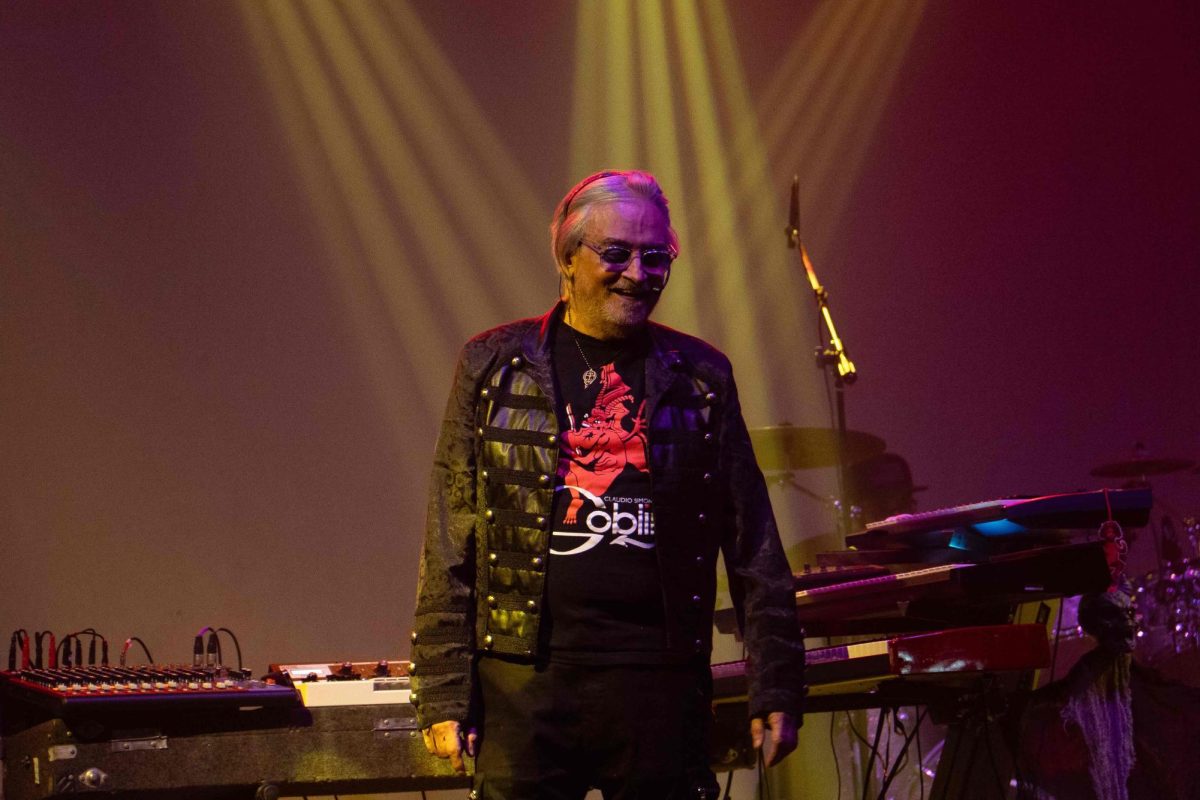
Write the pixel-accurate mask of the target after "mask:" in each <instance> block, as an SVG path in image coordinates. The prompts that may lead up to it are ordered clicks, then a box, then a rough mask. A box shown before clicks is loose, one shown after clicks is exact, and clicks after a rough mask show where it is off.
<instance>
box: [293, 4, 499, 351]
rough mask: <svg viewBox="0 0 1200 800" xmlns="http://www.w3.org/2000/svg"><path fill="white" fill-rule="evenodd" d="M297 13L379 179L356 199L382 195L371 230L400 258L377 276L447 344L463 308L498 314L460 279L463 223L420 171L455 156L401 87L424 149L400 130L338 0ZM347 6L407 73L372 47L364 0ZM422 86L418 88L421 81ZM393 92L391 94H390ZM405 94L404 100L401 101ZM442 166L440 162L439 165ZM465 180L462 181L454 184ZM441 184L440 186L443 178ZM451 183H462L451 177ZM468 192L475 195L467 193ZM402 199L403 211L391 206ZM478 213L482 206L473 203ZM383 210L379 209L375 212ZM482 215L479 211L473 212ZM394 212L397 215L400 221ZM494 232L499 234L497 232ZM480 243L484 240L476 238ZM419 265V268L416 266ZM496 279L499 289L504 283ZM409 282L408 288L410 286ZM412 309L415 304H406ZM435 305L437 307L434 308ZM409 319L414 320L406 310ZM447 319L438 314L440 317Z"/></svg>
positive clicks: (486, 291)
mask: <svg viewBox="0 0 1200 800" xmlns="http://www.w3.org/2000/svg"><path fill="white" fill-rule="evenodd" d="M294 7H295V8H297V9H299V10H300V11H301V13H302V14H306V15H307V18H308V23H309V27H310V28H311V29H312V30H313V31H315V32H316V36H317V38H318V39H319V40H320V41H321V43H322V45H323V48H322V49H323V51H324V52H325V53H326V54H327V56H328V59H329V65H330V67H331V69H330V73H331V75H332V76H333V79H334V80H335V81H336V83H337V86H338V88H339V89H340V94H341V95H342V96H344V97H345V98H346V99H347V101H348V103H347V105H348V107H347V109H346V111H345V112H344V113H343V116H344V117H345V118H346V120H347V122H348V123H350V126H351V127H352V129H353V130H355V131H357V132H358V133H359V139H360V140H361V142H362V148H361V149H362V154H363V155H364V156H368V157H369V159H370V162H369V165H368V167H367V168H368V169H371V168H372V167H373V168H374V169H373V170H372V171H373V172H374V174H375V176H376V177H377V178H379V179H381V180H379V181H378V183H379V184H381V185H379V186H378V188H377V189H376V191H375V192H369V193H368V198H364V199H363V200H360V202H368V201H369V200H370V199H373V198H374V196H375V195H376V193H378V194H379V195H382V197H381V200H382V201H383V202H384V203H386V205H387V206H388V207H389V208H388V209H376V208H375V207H374V204H373V203H372V204H371V205H370V206H368V210H369V213H370V214H371V217H370V218H371V219H374V220H377V221H378V222H379V223H380V229H379V230H378V231H375V232H373V234H372V235H373V236H375V237H379V238H380V245H381V247H383V248H385V249H386V250H387V251H388V252H389V253H390V254H391V256H392V258H394V259H395V261H396V262H398V263H397V265H396V266H395V267H393V268H391V269H386V271H385V272H383V273H382V274H380V275H379V276H378V280H379V282H380V283H382V284H388V285H390V286H391V287H394V290H399V291H400V292H402V293H403V295H404V300H407V299H408V298H410V297H411V298H412V301H413V303H415V304H417V305H420V306H421V311H422V312H423V313H424V314H425V319H424V320H423V324H428V325H431V326H434V327H432V328H431V329H430V331H431V332H432V331H434V330H436V331H438V332H439V333H441V334H443V335H445V334H449V337H450V338H449V339H444V340H443V341H442V342H441V344H442V345H443V348H444V349H452V348H453V347H455V346H456V345H457V344H458V340H459V339H461V337H460V336H459V335H458V334H457V330H456V329H462V328H464V327H466V325H469V320H468V319H464V317H465V315H468V314H472V313H478V312H479V311H481V310H482V311H483V312H484V313H486V314H488V315H489V316H496V315H497V314H498V309H496V308H495V304H494V299H495V297H496V294H495V291H494V290H493V289H492V288H491V287H487V286H485V285H484V283H483V282H482V281H464V280H461V279H460V275H459V273H458V271H457V270H456V269H455V267H456V266H457V265H460V264H468V263H471V261H472V259H471V258H470V256H469V254H468V252H467V250H466V249H465V248H464V247H463V246H462V245H461V244H460V243H459V239H460V236H461V235H462V233H461V230H462V229H461V228H459V227H458V226H456V225H455V224H454V223H453V221H452V220H451V218H450V214H449V213H448V212H447V210H446V209H445V208H444V207H443V205H442V200H441V197H440V195H439V194H438V193H437V192H436V191H435V190H434V187H433V185H432V184H431V181H430V179H429V178H428V177H426V174H425V163H426V162H427V161H430V160H433V161H444V160H445V156H447V155H453V153H452V152H447V151H448V150H449V148H439V147H437V146H436V133H435V131H436V129H437V120H434V119H430V118H429V116H428V115H423V114H412V113H410V112H411V108H412V106H414V105H417V107H418V108H420V106H419V105H418V104H415V103H412V102H411V101H412V100H413V98H412V97H411V95H409V94H405V95H403V96H402V98H400V108H401V109H402V110H403V111H404V112H405V114H406V118H405V120H403V122H413V123H414V124H413V125H412V129H413V130H415V131H417V133H416V135H414V136H412V137H411V139H413V140H415V144H416V145H417V146H421V147H422V154H423V155H424V157H422V155H418V153H417V152H416V150H415V148H414V147H413V146H411V145H410V144H409V142H410V136H407V135H405V131H404V130H403V129H402V127H401V126H402V120H401V119H399V118H398V117H397V115H396V114H395V113H393V111H392V107H391V106H390V105H389V104H388V102H387V101H388V99H390V98H389V97H387V96H385V94H384V92H383V91H382V89H381V87H380V86H379V84H378V83H377V82H376V81H375V80H374V78H373V75H372V71H371V69H370V66H369V64H368V63H367V61H366V59H365V58H364V56H363V51H362V50H361V49H360V47H359V44H358V42H356V41H355V40H354V38H353V37H352V36H351V35H350V32H349V30H348V28H347V27H346V25H345V23H344V21H343V20H342V17H341V14H339V13H338V6H334V5H331V4H328V3H325V2H315V1H314V0H306V2H303V3H300V4H296V5H295V6H294ZM345 8H346V9H347V10H348V11H350V12H351V13H357V14H361V15H365V16H364V17H363V18H360V19H359V20H358V21H359V22H360V32H362V33H363V34H364V35H365V36H366V40H367V42H368V47H367V50H366V52H367V54H368V55H370V56H372V57H373V58H375V59H376V63H378V64H380V65H381V66H382V67H383V69H382V72H383V74H385V75H389V76H392V77H393V78H395V77H397V76H407V75H410V74H411V72H410V71H406V70H405V69H404V67H405V66H406V65H403V64H393V63H390V62H389V61H387V60H385V59H386V57H387V56H388V55H389V54H391V53H394V52H396V49H394V48H386V49H382V50H379V49H373V48H372V47H371V44H370V43H371V42H372V41H373V39H374V37H371V36H370V31H379V30H380V26H379V25H378V24H377V22H376V21H375V20H373V19H371V18H370V8H369V7H368V6H366V5H363V4H357V3H351V4H348V5H346V6H345ZM395 83H396V81H391V82H389V85H388V88H389V89H391V88H393V86H394V84H395ZM399 83H401V84H403V85H404V86H407V87H411V86H412V82H411V81H399ZM418 88H419V87H418ZM394 96H395V95H394V94H393V95H392V97H394ZM405 101H408V102H405ZM438 166H443V167H444V165H443V164H438ZM447 172H448V170H446V169H444V168H443V169H441V170H439V173H440V174H439V175H438V177H439V178H442V179H443V180H450V181H453V179H454V178H469V176H466V175H463V173H464V172H465V170H464V169H463V168H462V167H461V166H460V167H459V168H457V169H455V170H454V171H453V172H454V173H455V174H450V175H447V174H446V173H447ZM463 183H465V181H464V180H459V181H458V184H463ZM443 185H445V184H444V183H443ZM450 188H451V189H452V190H457V189H460V188H464V189H465V188H467V187H466V186H458V185H454V184H453V183H452V184H451V186H450ZM468 197H477V196H476V195H473V194H468ZM396 206H400V208H401V212H402V213H400V214H397V213H396V212H394V211H392V210H390V209H391V208H395V207H396ZM475 210H476V211H477V212H480V211H484V210H486V209H479V208H476V209H475ZM381 211H382V212H383V213H382V214H381V213H380V212H381ZM477 216H479V215H477ZM397 217H399V220H397ZM398 221H402V222H404V223H406V227H407V229H408V230H407V231H406V233H407V236H405V237H404V238H403V240H401V239H400V238H399V236H398V235H397V233H396V231H397V227H398V226H397V222H398ZM462 227H463V228H466V231H467V232H470V231H473V230H474V231H478V229H479V226H462ZM496 235H497V236H499V235H500V234H499V233H497V234H496ZM405 241H415V242H416V243H417V252H416V253H412V254H411V255H410V254H409V252H408V249H409V248H407V247H405V245H404V242H405ZM479 244H480V245H481V246H482V245H484V241H483V240H482V239H481V240H480V241H479ZM413 256H419V258H413ZM418 270H419V271H418ZM508 285H509V284H507V283H500V284H499V286H498V287H496V288H499V289H503V288H504V287H506V286H508ZM410 287H411V288H410ZM405 310H406V312H407V313H410V314H411V313H413V309H412V308H406V309H405ZM439 311H440V312H441V313H440V314H439ZM441 314H446V315H449V318H451V319H453V318H458V320H459V324H457V325H456V326H453V327H450V326H446V325H445V324H444V322H443V324H436V323H435V320H437V319H438V317H440V316H441ZM409 319H411V320H412V321H414V322H416V321H417V319H416V318H413V317H410V318H409ZM444 319H445V318H443V320H444Z"/></svg>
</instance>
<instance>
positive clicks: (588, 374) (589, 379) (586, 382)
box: [571, 331, 596, 389]
mask: <svg viewBox="0 0 1200 800" xmlns="http://www.w3.org/2000/svg"><path fill="white" fill-rule="evenodd" d="M571 339H572V340H574V342H575V349H576V350H578V351H579V357H580V358H582V359H583V363H584V364H587V370H586V371H584V373H583V388H585V389H586V388H588V387H589V386H591V385H592V384H593V383H594V382H595V381H596V370H594V369H592V362H590V361H588V357H587V356H586V355H584V353H583V345H581V344H580V343H579V337H578V336H576V335H575V331H571Z"/></svg>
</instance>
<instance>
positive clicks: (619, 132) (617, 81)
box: [591, 0, 640, 168]
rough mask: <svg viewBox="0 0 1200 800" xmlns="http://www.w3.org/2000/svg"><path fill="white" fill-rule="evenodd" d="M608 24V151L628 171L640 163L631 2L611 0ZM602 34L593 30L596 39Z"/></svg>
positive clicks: (609, 160)
mask: <svg viewBox="0 0 1200 800" xmlns="http://www.w3.org/2000/svg"><path fill="white" fill-rule="evenodd" d="M605 9H606V10H607V11H608V14H607V15H606V19H605V21H604V29H603V34H604V39H605V40H606V42H605V46H604V73H605V79H606V80H605V84H604V88H605V93H604V101H605V102H604V111H605V119H606V121H607V122H608V126H607V129H606V130H605V136H604V150H605V153H606V159H607V163H608V164H609V165H610V166H618V167H621V168H628V167H633V166H636V165H637V163H638V161H639V160H640V158H639V156H640V154H639V152H638V135H637V133H638V119H637V110H638V107H637V95H636V94H635V91H634V81H633V75H634V70H635V69H636V64H635V63H634V52H635V51H634V49H633V47H632V43H633V25H632V23H631V21H630V14H629V0H609V2H608V3H607V4H606V5H605ZM598 33H600V32H599V31H592V32H591V36H592V37H593V38H595V37H596V36H597V34H598Z"/></svg>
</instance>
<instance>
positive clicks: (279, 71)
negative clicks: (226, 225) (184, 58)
mask: <svg viewBox="0 0 1200 800" xmlns="http://www.w3.org/2000/svg"><path fill="white" fill-rule="evenodd" d="M237 8H238V10H239V11H240V12H241V15H242V20H243V23H244V25H245V27H246V30H247V32H248V34H249V36H250V40H251V41H252V42H253V44H254V45H255V46H254V52H255V54H256V55H257V57H258V60H259V65H260V68H261V69H262V73H263V76H264V78H265V80H266V83H267V86H268V88H269V90H270V92H271V94H272V96H273V98H274V100H275V102H276V105H277V107H278V112H279V114H280V117H281V120H282V126H281V129H282V131H283V133H284V137H285V142H286V146H287V148H288V150H289V152H290V154H291V157H292V161H293V163H294V165H295V167H296V172H297V175H298V176H299V179H300V186H301V189H302V190H303V193H304V196H305V198H306V199H307V200H308V202H309V204H310V206H311V208H312V215H313V219H314V220H315V221H316V224H317V227H318V230H319V231H320V234H321V235H320V237H319V239H320V241H321V242H322V243H323V244H324V246H325V248H326V257H325V261H326V263H328V264H329V265H330V268H331V269H332V270H334V271H335V274H334V275H333V276H332V280H331V281H330V284H331V286H332V287H333V289H334V290H335V291H336V292H337V293H338V295H339V296H340V297H341V300H342V305H343V307H344V308H345V309H347V310H348V312H349V313H347V314H346V318H347V320H348V323H349V325H350V328H351V332H352V333H353V335H354V337H355V339H356V341H357V342H358V344H359V350H358V352H359V353H360V354H361V356H362V359H363V365H364V368H365V369H366V371H367V374H368V375H369V377H370V380H371V383H372V385H373V386H374V387H375V388H376V390H377V391H376V394H375V397H376V403H377V404H378V407H379V408H380V409H381V412H382V416H383V419H385V420H387V422H388V424H389V426H390V428H391V431H392V434H393V436H394V437H396V438H397V439H401V438H403V437H404V436H406V435H407V433H408V432H409V431H412V430H414V425H416V424H417V421H418V420H420V419H421V418H422V414H423V413H424V412H423V410H422V409H420V408H418V407H415V406H414V405H412V404H406V403H398V402H396V398H397V397H403V396H405V394H406V393H407V392H408V391H409V383H410V380H409V379H408V378H407V377H406V374H411V373H412V372H414V371H415V370H416V368H417V366H416V365H415V364H412V363H408V364H406V365H402V366H401V368H397V364H396V362H395V360H394V354H395V353H396V352H399V353H401V354H404V351H403V350H402V349H396V348H390V347H389V346H388V345H387V344H386V341H387V337H381V336H380V335H379V332H380V330H381V329H387V328H389V327H391V328H392V329H393V330H394V328H395V323H396V320H395V318H394V316H391V315H390V314H388V309H387V308H385V307H384V306H382V304H380V295H379V290H378V287H377V286H376V285H375V283H374V281H373V280H372V277H371V275H370V274H368V273H366V272H364V271H363V270H362V269H360V268H359V266H358V263H359V261H360V259H361V255H360V249H359V246H358V240H357V236H356V233H355V230H354V225H353V222H352V220H351V219H350V218H349V213H350V210H349V209H348V208H347V207H346V206H345V205H343V204H342V203H341V202H339V200H338V199H337V198H336V197H334V196H333V195H331V194H330V192H329V187H330V186H331V185H332V184H333V182H334V180H335V178H334V174H333V170H334V165H333V163H332V162H331V160H330V159H329V158H328V156H327V153H326V151H325V150H324V148H323V147H322V144H321V140H320V138H319V136H318V135H317V131H316V130H315V126H314V125H313V124H312V119H311V110H310V109H309V108H308V107H307V106H306V104H305V101H304V99H303V98H302V97H301V95H300V88H299V87H298V86H297V85H296V81H295V74H294V73H293V72H292V70H291V68H290V67H289V66H288V63H287V58H286V56H285V54H284V53H283V52H282V43H281V42H280V41H279V40H278V38H277V36H276V34H275V32H274V26H273V25H272V23H271V20H270V19H269V17H268V14H267V9H266V7H265V6H264V5H263V4H261V3H260V2H257V0H247V2H243V3H239V4H238V5H237Z"/></svg>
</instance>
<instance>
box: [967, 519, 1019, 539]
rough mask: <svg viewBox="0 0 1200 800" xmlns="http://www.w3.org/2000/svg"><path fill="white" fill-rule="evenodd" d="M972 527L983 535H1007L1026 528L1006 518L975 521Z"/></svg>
mask: <svg viewBox="0 0 1200 800" xmlns="http://www.w3.org/2000/svg"><path fill="white" fill-rule="evenodd" d="M972 527H974V528H975V530H977V531H979V532H980V533H982V534H983V535H984V536H1007V535H1008V534H1011V533H1021V532H1022V531H1025V530H1028V529H1027V528H1026V527H1025V526H1024V525H1018V524H1017V523H1015V522H1009V521H1008V520H1006V519H997V520H992V521H991V522H976V523H975V524H974V525H973V526H972Z"/></svg>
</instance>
